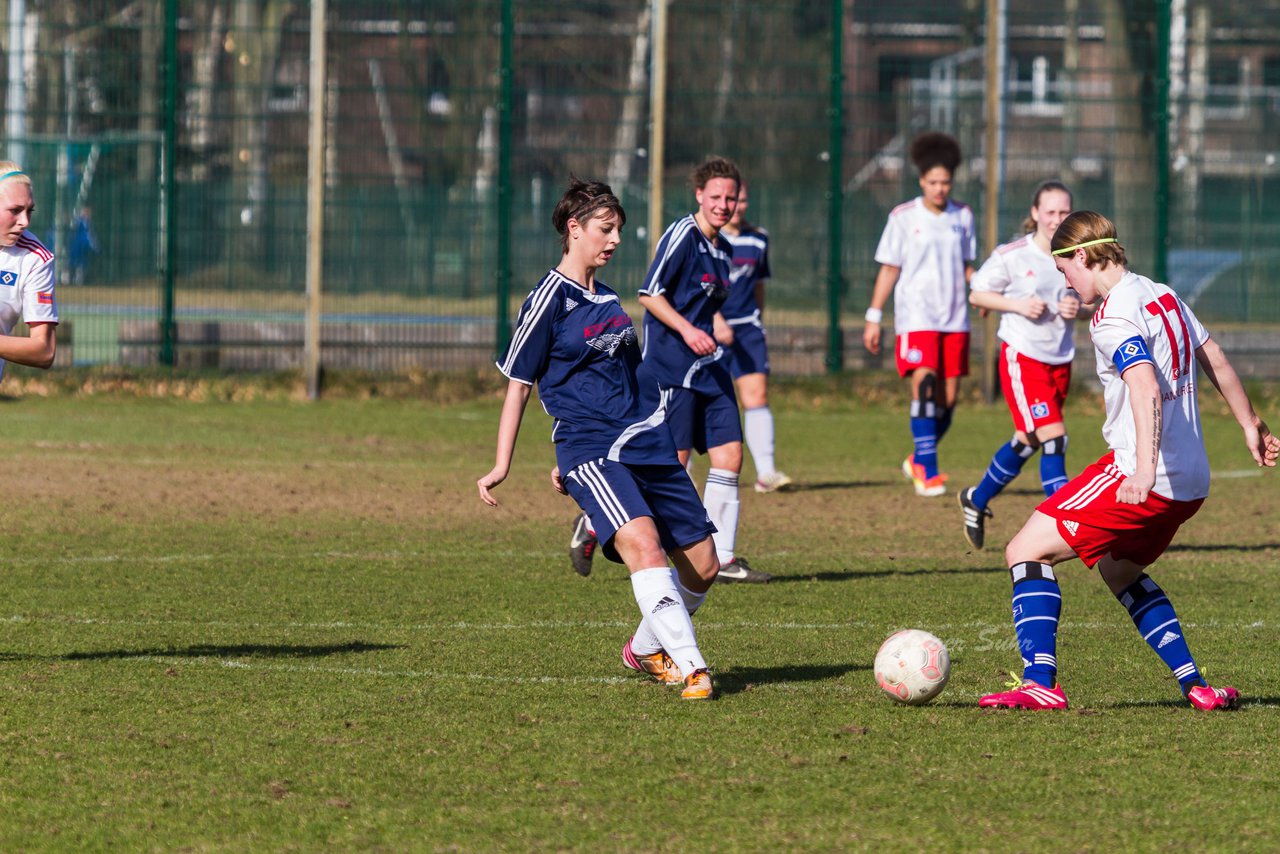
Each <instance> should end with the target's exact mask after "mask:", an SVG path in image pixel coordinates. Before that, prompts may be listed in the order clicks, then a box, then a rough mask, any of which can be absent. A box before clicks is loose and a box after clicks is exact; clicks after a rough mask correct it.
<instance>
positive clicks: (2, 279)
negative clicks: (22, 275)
mask: <svg viewBox="0 0 1280 854" xmlns="http://www.w3.org/2000/svg"><path fill="white" fill-rule="evenodd" d="M16 284H18V274H17V273H13V272H10V271H9V270H5V271H4V272H3V273H0V285H8V286H9V287H13V286H14V285H16Z"/></svg>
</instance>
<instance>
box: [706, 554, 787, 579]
mask: <svg viewBox="0 0 1280 854" xmlns="http://www.w3.org/2000/svg"><path fill="white" fill-rule="evenodd" d="M772 578H773V576H772V575H770V574H769V573H767V572H758V571H756V570H754V569H752V568H751V565H750V564H748V563H747V561H746V559H745V558H742V557H735V558H734V559H733V560H731V561H729V562H728V563H726V564H725V565H724V566H722V567H720V572H719V574H717V575H716V581H719V582H722V583H724V584H768V583H769V581H770V579H772Z"/></svg>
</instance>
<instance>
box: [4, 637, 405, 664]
mask: <svg viewBox="0 0 1280 854" xmlns="http://www.w3.org/2000/svg"><path fill="white" fill-rule="evenodd" d="M387 649H404V645H403V644H390V643H365V642H364V641H351V642H350V643H331V644H315V645H291V644H257V643H245V644H231V645H227V646H223V645H219V644H194V645H192V646H177V647H174V646H170V647H155V648H153V649H107V650H99V651H94V652H68V653H64V654H62V655H23V654H20V653H0V661H99V660H106V659H117V658H319V657H321V656H325V655H342V654H344V653H350V652H380V651H382V650H387Z"/></svg>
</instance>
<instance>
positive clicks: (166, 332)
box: [160, 0, 178, 367]
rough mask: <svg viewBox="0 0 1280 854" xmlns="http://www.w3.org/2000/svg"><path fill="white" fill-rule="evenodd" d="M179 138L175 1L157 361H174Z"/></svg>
mask: <svg viewBox="0 0 1280 854" xmlns="http://www.w3.org/2000/svg"><path fill="white" fill-rule="evenodd" d="M177 137H178V0H165V4H164V132H163V136H162V141H161V145H162V146H163V148H162V150H161V152H160V186H161V192H160V199H161V208H160V215H161V223H160V227H161V229H162V230H163V238H162V240H161V241H160V286H161V290H162V294H161V311H160V364H162V365H169V366H171V367H172V366H173V365H174V364H176V362H177V354H176V352H175V351H176V345H177V338H178V336H177V328H176V326H175V324H174V319H173V318H174V293H173V291H174V269H173V266H174V259H175V258H176V257H177V245H178V238H177V231H178V205H177V200H176V198H175V196H176V195H177V193H176V192H175V191H176V189H177V187H176V186H175V185H174V171H175V170H174V162H173V161H174V158H175V157H176V155H177V149H178V146H177Z"/></svg>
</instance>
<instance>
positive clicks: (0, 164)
mask: <svg viewBox="0 0 1280 854" xmlns="http://www.w3.org/2000/svg"><path fill="white" fill-rule="evenodd" d="M35 209H36V205H35V201H34V199H33V197H32V193H31V179H30V178H29V177H27V175H26V173H25V172H23V171H22V168H21V167H20V166H18V164H16V163H12V162H9V161H0V375H3V373H4V366H5V364H6V363H7V362H13V363H14V364H18V365H28V366H30V367H33V368H47V367H49V366H50V365H52V364H53V356H54V352H55V350H56V349H57V332H56V330H57V326H58V304H57V301H56V300H55V299H54V293H53V285H54V282H55V281H56V276H54V270H53V253H52V252H50V251H49V250H48V249H46V248H45V247H44V244H42V243H41V242H40V241H39V240H37V239H36V238H35V236H34V235H32V234H31V233H29V232H28V231H27V228H28V227H29V226H30V225H31V216H32V214H34V213H35ZM19 320H23V321H25V322H26V324H27V327H28V328H29V329H30V334H29V336H28V337H18V336H15V335H13V334H12V333H13V328H14V327H15V326H16V325H17V323H18V321H19Z"/></svg>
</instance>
